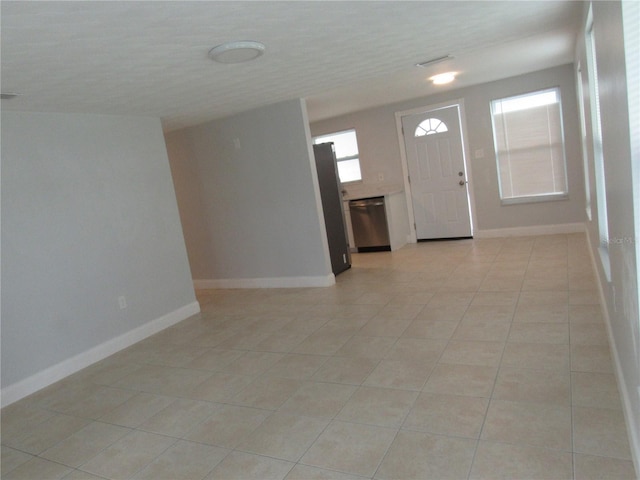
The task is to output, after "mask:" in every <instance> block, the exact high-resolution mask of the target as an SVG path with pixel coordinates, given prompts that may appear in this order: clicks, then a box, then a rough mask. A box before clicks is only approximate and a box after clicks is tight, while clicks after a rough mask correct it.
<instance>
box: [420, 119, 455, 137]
mask: <svg viewBox="0 0 640 480" xmlns="http://www.w3.org/2000/svg"><path fill="white" fill-rule="evenodd" d="M448 131H449V129H448V128H447V125H446V124H445V123H444V122H443V121H442V120H438V119H437V118H427V119H426V120H423V121H422V122H420V125H418V127H417V128H416V131H415V134H414V136H416V137H423V136H425V135H433V134H434V133H443V132H448Z"/></svg>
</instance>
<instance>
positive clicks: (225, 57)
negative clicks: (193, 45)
mask: <svg viewBox="0 0 640 480" xmlns="http://www.w3.org/2000/svg"><path fill="white" fill-rule="evenodd" d="M264 51H265V46H264V44H262V43H260V42H254V41H240V42H228V43H223V44H222V45H218V46H217V47H213V48H212V49H211V50H209V58H211V59H212V60H215V61H216V62H220V63H242V62H248V61H250V60H253V59H255V58H258V57H259V56H260V55H262V54H263V53H264Z"/></svg>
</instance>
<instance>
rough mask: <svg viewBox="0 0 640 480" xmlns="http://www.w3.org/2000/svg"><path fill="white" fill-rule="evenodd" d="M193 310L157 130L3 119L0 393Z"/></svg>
mask: <svg viewBox="0 0 640 480" xmlns="http://www.w3.org/2000/svg"><path fill="white" fill-rule="evenodd" d="M119 296H125V297H126V301H127V304H128V306H127V308H125V309H122V310H121V309H120V308H119V304H118V297H119ZM194 302H195V295H194V291H193V286H192V283H191V276H190V272H189V264H188V261H187V256H186V249H185V245H184V239H183V236H182V231H181V227H180V221H179V216H178V209H177V204H176V199H175V194H174V190H173V184H172V181H171V173H170V170H169V164H168V159H167V153H166V149H165V144H164V139H163V135H162V128H161V125H160V121H159V120H158V119H150V118H131V117H118V116H99V115H68V114H41V113H18V112H7V111H3V112H2V387H3V389H4V388H5V387H6V386H9V385H12V384H14V383H16V382H19V381H22V380H25V379H28V378H29V377H31V376H34V375H36V374H38V373H40V372H42V371H43V370H44V369H46V368H48V367H51V366H52V365H56V364H59V363H60V362H63V361H66V360H69V359H71V358H72V357H74V356H75V355H78V354H81V353H83V352H86V351H87V350H90V349H92V348H93V347H96V346H98V345H100V344H102V343H103V342H106V341H109V340H111V339H113V338H115V337H118V336H121V335H124V334H126V333H127V332H130V331H131V330H133V329H136V328H137V327H140V326H142V325H144V324H146V323H147V322H150V321H153V320H156V319H158V318H159V317H162V316H164V315H167V314H168V313H170V312H174V311H176V310H179V309H181V308H183V307H185V306H187V305H189V304H193V303H194ZM196 305H197V304H196ZM81 366H84V365H81ZM67 373H69V372H67ZM40 386H42V385H40Z"/></svg>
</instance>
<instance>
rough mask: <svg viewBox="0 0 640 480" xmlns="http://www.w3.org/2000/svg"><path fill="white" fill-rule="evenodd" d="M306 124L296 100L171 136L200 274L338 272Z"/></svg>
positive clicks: (172, 158)
mask: <svg viewBox="0 0 640 480" xmlns="http://www.w3.org/2000/svg"><path fill="white" fill-rule="evenodd" d="M308 128H309V127H308V120H307V116H306V109H305V106H304V103H303V102H302V101H301V100H299V99H296V100H291V101H287V102H281V103H278V104H275V105H271V106H268V107H264V108H259V109H256V110H252V111H249V112H245V113H241V114H238V115H235V116H232V117H229V118H225V119H221V120H216V121H213V122H209V123H206V124H203V125H199V126H196V127H190V128H186V129H183V130H178V131H174V132H171V133H168V134H167V135H166V141H167V146H168V152H169V158H170V162H171V166H172V170H173V176H174V179H175V182H176V191H177V197H178V204H179V206H180V213H181V218H182V224H183V228H184V233H185V240H186V243H187V249H188V251H189V258H190V261H191V270H192V274H193V278H194V279H196V280H216V279H217V280H233V279H264V278H278V277H280V278H298V277H328V276H330V275H331V266H330V263H329V258H328V249H327V244H326V234H325V229H324V221H323V220H322V211H321V207H319V204H318V199H319V193H318V188H317V178H316V172H315V167H314V164H313V163H312V162H313V161H314V160H313V157H312V153H311V150H310V148H311V147H310V137H309V129H308ZM312 166H313V168H312ZM190 185H191V186H190Z"/></svg>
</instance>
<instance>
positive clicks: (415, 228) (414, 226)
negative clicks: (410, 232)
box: [413, 222, 418, 230]
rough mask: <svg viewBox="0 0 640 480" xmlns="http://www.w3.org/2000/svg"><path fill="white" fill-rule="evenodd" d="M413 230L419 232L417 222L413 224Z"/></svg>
mask: <svg viewBox="0 0 640 480" xmlns="http://www.w3.org/2000/svg"><path fill="white" fill-rule="evenodd" d="M413 229H414V230H418V227H417V226H416V222H413Z"/></svg>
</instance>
